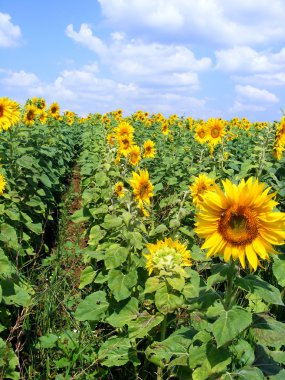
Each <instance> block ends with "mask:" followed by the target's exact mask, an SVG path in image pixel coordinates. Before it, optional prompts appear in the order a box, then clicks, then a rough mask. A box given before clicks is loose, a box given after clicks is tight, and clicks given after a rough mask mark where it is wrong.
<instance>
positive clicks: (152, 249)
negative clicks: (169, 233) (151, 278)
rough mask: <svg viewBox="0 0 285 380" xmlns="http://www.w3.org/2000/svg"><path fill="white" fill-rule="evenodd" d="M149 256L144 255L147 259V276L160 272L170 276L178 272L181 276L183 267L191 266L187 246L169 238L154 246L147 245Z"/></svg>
mask: <svg viewBox="0 0 285 380" xmlns="http://www.w3.org/2000/svg"><path fill="white" fill-rule="evenodd" d="M146 248H147V250H148V251H149V254H147V255H144V256H145V258H146V259H147V262H146V268H147V270H148V273H149V275H151V273H152V272H155V273H157V274H159V273H160V271H163V272H166V273H167V274H171V273H172V272H178V273H180V274H183V267H187V266H190V265H191V259H190V251H189V250H187V246H186V245H184V244H182V243H180V242H179V241H177V240H175V241H173V240H172V239H171V238H165V239H164V240H158V241H157V242H156V244H151V243H149V244H147V246H146Z"/></svg>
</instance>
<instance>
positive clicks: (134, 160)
mask: <svg viewBox="0 0 285 380" xmlns="http://www.w3.org/2000/svg"><path fill="white" fill-rule="evenodd" d="M140 154H141V151H140V148H139V146H137V145H133V146H132V147H131V148H130V150H129V163H130V164H131V165H133V166H136V165H137V164H138V163H139V162H140V159H141V156H140Z"/></svg>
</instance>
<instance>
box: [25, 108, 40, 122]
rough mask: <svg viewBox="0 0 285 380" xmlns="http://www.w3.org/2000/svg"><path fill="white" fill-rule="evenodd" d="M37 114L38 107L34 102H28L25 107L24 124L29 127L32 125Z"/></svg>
mask: <svg viewBox="0 0 285 380" xmlns="http://www.w3.org/2000/svg"><path fill="white" fill-rule="evenodd" d="M37 114H38V108H37V107H36V106H35V105H34V104H28V105H27V106H26V108H25V114H24V124H25V125H27V126H29V127H31V126H32V125H34V123H35V121H36V118H37Z"/></svg>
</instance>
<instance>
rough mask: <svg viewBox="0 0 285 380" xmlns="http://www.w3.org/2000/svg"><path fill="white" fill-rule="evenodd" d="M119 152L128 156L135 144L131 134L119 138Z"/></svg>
mask: <svg viewBox="0 0 285 380" xmlns="http://www.w3.org/2000/svg"><path fill="white" fill-rule="evenodd" d="M118 141H119V152H120V153H121V154H122V155H123V156H127V155H128V154H129V152H130V149H131V147H132V146H133V140H132V138H131V137H130V136H127V135H125V136H123V137H121V138H120V139H119V140H118Z"/></svg>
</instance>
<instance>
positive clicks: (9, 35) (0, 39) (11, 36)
mask: <svg viewBox="0 0 285 380" xmlns="http://www.w3.org/2000/svg"><path fill="white" fill-rule="evenodd" d="M20 38H21V29H20V27H19V26H17V25H14V24H13V23H12V22H11V16H10V15H9V14H7V13H1V12H0V47H13V46H17V45H18V43H19V40H20Z"/></svg>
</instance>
